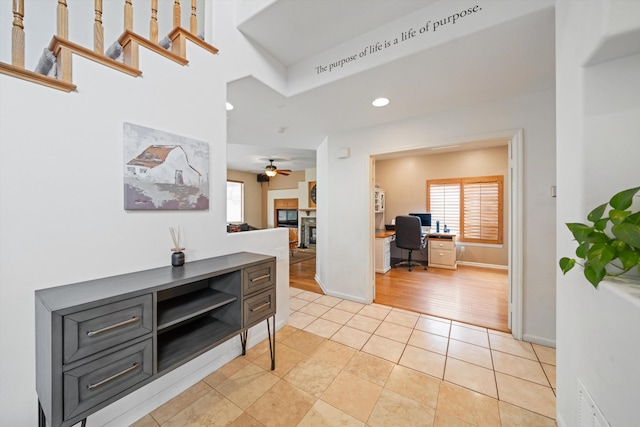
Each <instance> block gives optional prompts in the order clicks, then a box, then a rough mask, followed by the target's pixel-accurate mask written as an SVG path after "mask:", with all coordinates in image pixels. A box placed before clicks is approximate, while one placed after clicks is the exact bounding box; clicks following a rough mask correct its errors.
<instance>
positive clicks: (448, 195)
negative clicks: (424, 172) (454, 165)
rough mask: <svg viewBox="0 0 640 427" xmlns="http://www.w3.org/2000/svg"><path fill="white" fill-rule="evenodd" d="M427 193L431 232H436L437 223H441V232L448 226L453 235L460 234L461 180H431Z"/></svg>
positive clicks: (428, 183)
mask: <svg viewBox="0 0 640 427" xmlns="http://www.w3.org/2000/svg"><path fill="white" fill-rule="evenodd" d="M427 192H428V196H427V211H428V212H430V213H431V231H432V232H434V231H435V229H436V221H440V232H443V230H444V226H445V225H446V226H447V227H449V229H451V233H452V234H460V180H429V181H427Z"/></svg>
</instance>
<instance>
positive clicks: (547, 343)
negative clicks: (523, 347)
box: [522, 334, 556, 348]
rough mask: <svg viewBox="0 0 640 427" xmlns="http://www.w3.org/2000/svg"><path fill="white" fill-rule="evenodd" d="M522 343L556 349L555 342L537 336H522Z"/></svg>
mask: <svg viewBox="0 0 640 427" xmlns="http://www.w3.org/2000/svg"><path fill="white" fill-rule="evenodd" d="M522 341H526V342H531V343H534V344H540V345H544V346H545V347H552V348H556V340H550V339H549V338H543V337H539V336H537V335H529V334H524V335H522Z"/></svg>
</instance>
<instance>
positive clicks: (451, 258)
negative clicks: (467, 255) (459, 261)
mask: <svg viewBox="0 0 640 427" xmlns="http://www.w3.org/2000/svg"><path fill="white" fill-rule="evenodd" d="M455 261H456V253H455V252H454V251H448V250H442V249H431V259H430V264H434V265H435V264H437V265H446V266H453V265H454V263H455Z"/></svg>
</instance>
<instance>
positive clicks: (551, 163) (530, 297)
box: [318, 91, 556, 345]
mask: <svg viewBox="0 0 640 427" xmlns="http://www.w3.org/2000/svg"><path fill="white" fill-rule="evenodd" d="M554 100H555V98H554V92H553V91H545V92H540V93H533V94H528V95H522V96H519V97H515V98H510V99H503V100H498V101H494V102H490V103H486V104H482V105H476V106H473V107H469V108H464V109H460V110H454V111H444V112H439V113H434V114H430V115H427V116H422V117H417V118H415V119H411V120H406V121H403V122H396V123H391V124H388V125H382V126H378V127H375V128H370V129H366V130H363V131H361V132H354V133H350V134H343V135H332V136H330V137H329V138H328V142H327V156H326V159H325V158H324V156H321V155H320V153H319V154H318V172H319V176H318V182H319V183H320V185H319V186H322V188H323V191H322V193H320V194H321V195H322V197H321V200H322V203H319V204H318V224H319V228H320V229H323V228H324V229H328V230H330V236H331V238H328V239H327V241H326V242H322V245H320V243H319V248H320V250H319V252H321V253H322V255H320V256H321V257H322V259H323V261H322V262H321V261H320V260H319V261H318V262H319V264H318V265H319V266H320V265H321V264H322V263H326V264H327V265H330V266H331V268H327V269H325V268H320V269H319V271H318V275H319V278H320V280H321V282H322V284H323V286H324V287H325V289H326V290H327V292H328V293H330V294H332V295H336V296H342V297H346V298H350V299H353V300H356V301H363V302H369V301H370V300H369V298H371V296H372V295H370V284H371V279H372V278H371V274H370V272H371V271H372V268H371V260H370V256H369V253H368V252H367V251H366V248H369V247H371V246H373V240H372V239H373V230H372V229H371V227H370V223H369V220H368V218H369V215H370V209H371V204H372V202H371V195H370V192H369V188H370V186H369V185H370V182H369V157H370V156H371V155H375V154H382V153H386V152H393V151H402V150H409V149H416V148H421V147H428V146H436V145H443V144H446V143H450V144H453V143H456V142H465V141H472V140H480V139H489V138H491V137H496V136H498V135H497V134H498V133H500V132H503V131H505V130H508V129H515V128H523V129H524V135H525V136H524V151H525V152H524V210H525V218H524V224H525V225H524V246H525V255H524V294H525V296H524V320H523V323H524V326H523V333H524V336H525V338H526V339H528V340H532V341H536V342H544V343H546V344H551V345H553V343H554V342H555V266H556V262H555V253H554V242H555V226H554V224H555V199H553V198H551V194H550V190H549V189H550V186H551V185H553V184H554V183H555V178H554V176H555V156H554V150H555V108H554ZM416 130H419V131H420V132H416ZM417 134H420V135H422V137H421V138H419V140H418V139H416V140H412V139H409V137H407V136H405V135H417ZM500 136H504V133H503V134H501V135H500ZM343 147H349V148H350V149H351V157H350V158H348V159H337V152H338V150H339V149H341V148H343ZM323 168H326V170H327V175H326V176H322V175H321V174H320V171H321V170H322V169H323ZM325 179H326V181H325ZM325 209H326V216H325V215H324V213H325ZM335 236H340V238H336V237H335ZM354 248H361V250H355V249H354Z"/></svg>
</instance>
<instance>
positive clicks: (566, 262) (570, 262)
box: [560, 257, 576, 274]
mask: <svg viewBox="0 0 640 427" xmlns="http://www.w3.org/2000/svg"><path fill="white" fill-rule="evenodd" d="M574 265H576V260H575V259H573V258H567V257H562V258H560V269H561V270H562V274H567V271H569V270H571V269H572V268H573V266H574Z"/></svg>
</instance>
